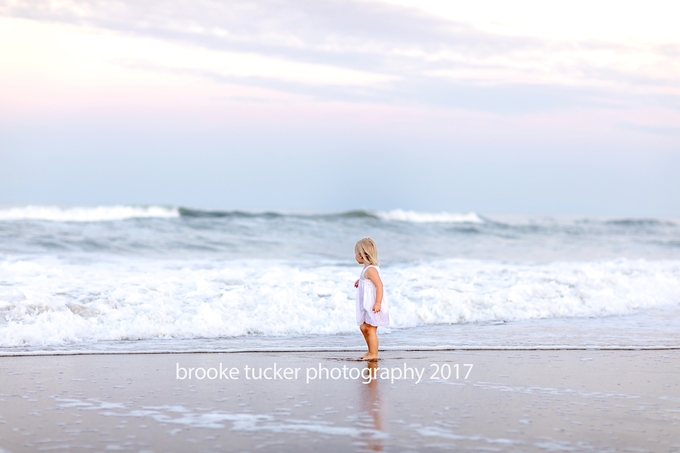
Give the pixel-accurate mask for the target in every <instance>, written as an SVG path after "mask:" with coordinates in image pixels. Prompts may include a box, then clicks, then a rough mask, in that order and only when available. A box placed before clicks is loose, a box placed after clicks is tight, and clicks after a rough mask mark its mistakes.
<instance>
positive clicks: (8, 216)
mask: <svg viewBox="0 0 680 453" xmlns="http://www.w3.org/2000/svg"><path fill="white" fill-rule="evenodd" d="M148 217H161V218H172V217H179V211H178V210H177V208H171V207H165V206H95V207H72V208H62V207H59V206H24V207H15V208H8V209H0V220H50V221H54V222H102V221H110V220H125V219H134V218H148Z"/></svg>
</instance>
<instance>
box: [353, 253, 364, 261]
mask: <svg viewBox="0 0 680 453" xmlns="http://www.w3.org/2000/svg"><path fill="white" fill-rule="evenodd" d="M354 258H355V259H356V260H357V263H359V264H364V257H363V256H361V255H359V254H358V253H355V254H354Z"/></svg>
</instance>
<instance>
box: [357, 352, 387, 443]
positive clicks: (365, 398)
mask: <svg viewBox="0 0 680 453" xmlns="http://www.w3.org/2000/svg"><path fill="white" fill-rule="evenodd" d="M366 368H368V369H369V370H371V371H370V373H371V377H372V379H371V382H369V383H368V384H363V383H361V381H359V382H360V383H359V385H360V386H361V390H360V393H359V400H360V402H361V403H360V406H359V407H360V409H361V410H360V418H359V423H361V424H362V425H365V427H366V428H370V429H372V430H374V431H377V433H373V434H367V435H366V438H365V439H362V440H364V441H365V442H366V447H367V449H368V450H369V451H382V450H383V436H381V435H379V433H380V432H382V431H383V423H382V402H381V400H380V388H379V386H378V385H379V384H378V379H376V374H377V371H378V361H377V360H371V361H368V362H366ZM376 434H378V435H376Z"/></svg>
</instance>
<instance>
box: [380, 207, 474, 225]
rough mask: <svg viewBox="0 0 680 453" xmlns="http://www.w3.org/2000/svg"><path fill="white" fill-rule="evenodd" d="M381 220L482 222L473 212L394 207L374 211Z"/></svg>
mask: <svg viewBox="0 0 680 453" xmlns="http://www.w3.org/2000/svg"><path fill="white" fill-rule="evenodd" d="M375 215H376V216H378V218H380V219H382V220H396V221H400V222H415V223H484V221H483V220H482V219H481V218H480V217H479V216H478V215H477V214H475V213H474V212H468V213H457V212H417V211H403V210H401V209H395V210H392V211H377V212H376V213H375Z"/></svg>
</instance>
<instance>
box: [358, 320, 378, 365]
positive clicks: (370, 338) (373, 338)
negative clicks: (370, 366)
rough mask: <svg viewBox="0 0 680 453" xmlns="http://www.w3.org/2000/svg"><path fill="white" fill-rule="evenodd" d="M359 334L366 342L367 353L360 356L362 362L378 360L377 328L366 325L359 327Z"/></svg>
mask: <svg viewBox="0 0 680 453" xmlns="http://www.w3.org/2000/svg"><path fill="white" fill-rule="evenodd" d="M361 333H362V334H363V335H364V340H366V346H368V352H367V353H366V354H364V355H362V356H361V359H363V360H371V359H377V358H378V328H377V327H376V326H372V325H370V324H367V323H363V324H362V325H361Z"/></svg>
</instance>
